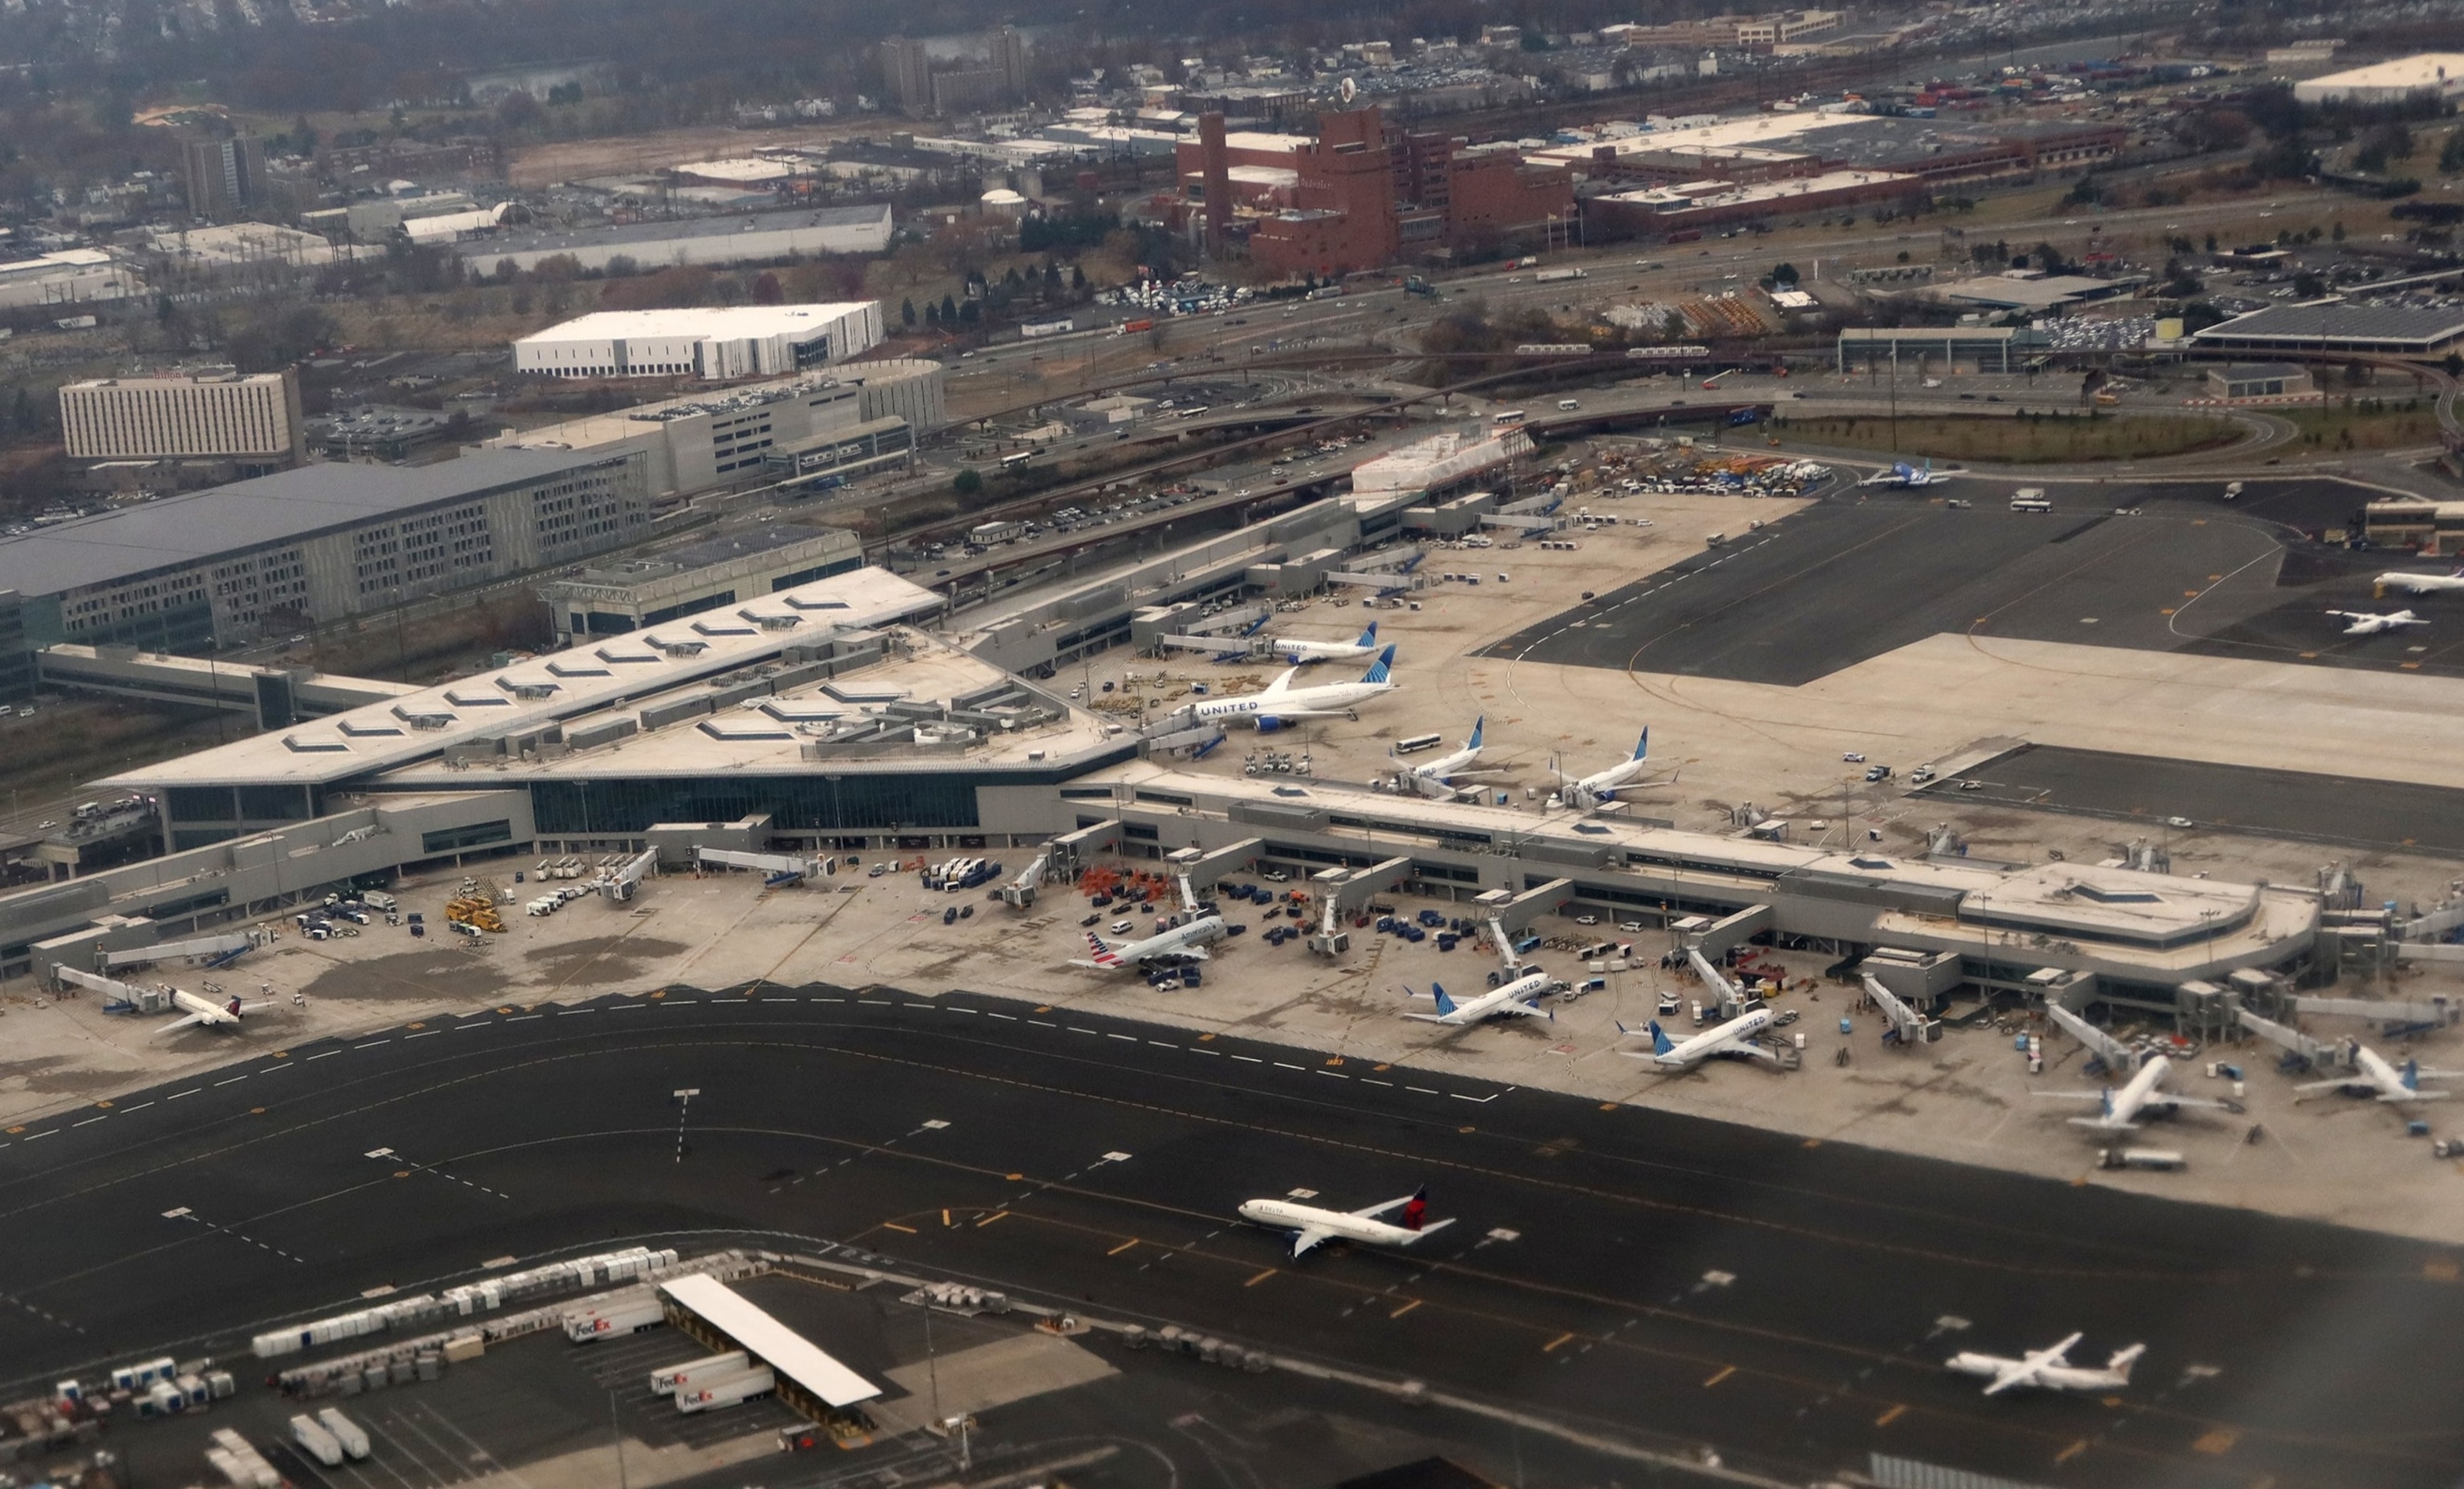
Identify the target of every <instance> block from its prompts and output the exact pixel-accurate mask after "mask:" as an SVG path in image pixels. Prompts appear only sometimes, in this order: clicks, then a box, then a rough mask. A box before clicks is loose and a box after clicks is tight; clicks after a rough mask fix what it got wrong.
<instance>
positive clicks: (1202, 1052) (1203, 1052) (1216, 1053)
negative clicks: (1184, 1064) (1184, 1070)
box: [1189, 1050, 1223, 1059]
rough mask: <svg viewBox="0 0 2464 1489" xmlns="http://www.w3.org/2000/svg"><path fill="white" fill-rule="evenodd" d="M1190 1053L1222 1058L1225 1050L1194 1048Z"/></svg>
mask: <svg viewBox="0 0 2464 1489" xmlns="http://www.w3.org/2000/svg"><path fill="white" fill-rule="evenodd" d="M1189 1053H1190V1054H1192V1055H1212V1056H1216V1057H1217V1058H1219V1059H1220V1058H1221V1057H1222V1055H1223V1052H1222V1051H1221V1050H1192V1051H1190V1052H1189Z"/></svg>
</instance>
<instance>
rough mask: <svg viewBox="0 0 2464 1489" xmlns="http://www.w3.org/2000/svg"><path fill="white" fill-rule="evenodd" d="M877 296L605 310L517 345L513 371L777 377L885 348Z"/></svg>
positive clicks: (717, 378)
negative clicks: (822, 302)
mask: <svg viewBox="0 0 2464 1489" xmlns="http://www.w3.org/2000/svg"><path fill="white" fill-rule="evenodd" d="M881 339H882V321H881V306H880V304H879V303H878V302H876V301H873V300H855V301H847V302H845V303H839V304H827V305H736V306H731V307H727V308H723V309H700V310H602V311H597V312H594V313H592V314H590V315H586V316H582V317H580V318H578V319H576V320H572V321H567V322H562V323H561V324H558V325H552V326H549V327H548V328H547V329H546V330H544V331H535V332H533V333H532V334H530V335H528V336H525V337H523V338H522V339H521V340H519V341H517V342H516V343H514V370H515V371H517V372H533V373H537V374H539V375H540V376H542V377H603V378H606V377H697V378H702V379H704V380H706V381H711V382H719V381H725V380H729V379H734V378H739V377H765V376H766V377H776V376H779V375H781V374H783V373H788V372H795V371H799V370H801V369H803V368H804V367H820V366H825V365H827V364H830V363H834V362H845V361H847V359H848V358H849V357H853V356H855V355H857V354H858V353H860V352H864V351H868V350H869V349H871V348H872V347H874V346H877V345H879V344H881Z"/></svg>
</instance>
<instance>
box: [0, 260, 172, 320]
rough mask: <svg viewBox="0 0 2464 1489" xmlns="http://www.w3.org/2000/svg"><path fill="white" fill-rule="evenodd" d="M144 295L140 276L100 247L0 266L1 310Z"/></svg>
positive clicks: (16, 261) (12, 261)
mask: <svg viewBox="0 0 2464 1489" xmlns="http://www.w3.org/2000/svg"><path fill="white" fill-rule="evenodd" d="M144 292H145V286H144V285H143V283H141V282H139V280H138V278H137V276H135V275H133V274H130V273H129V272H128V270H127V268H126V267H125V266H124V265H122V264H121V262H120V260H119V259H117V258H114V257H112V256H110V255H109V254H106V253H104V252H103V251H102V250H101V249H99V248H64V249H61V250H60V251H59V252H57V253H54V254H41V255H37V256H34V257H33V258H19V259H14V260H11V261H10V262H8V263H0V310H17V309H22V308H24V307H25V306H28V305H72V304H77V303H79V302H81V301H85V300H126V299H128V298H129V297H130V296H132V295H142V294H143V293H144Z"/></svg>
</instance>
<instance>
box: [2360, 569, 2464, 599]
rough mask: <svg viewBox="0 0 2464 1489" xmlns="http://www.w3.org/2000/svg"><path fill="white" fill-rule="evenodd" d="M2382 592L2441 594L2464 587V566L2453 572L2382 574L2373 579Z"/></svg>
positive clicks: (2374, 586) (2375, 586) (2374, 584)
mask: <svg viewBox="0 0 2464 1489" xmlns="http://www.w3.org/2000/svg"><path fill="white" fill-rule="evenodd" d="M2372 586H2373V588H2374V589H2376V590H2377V591H2378V592H2379V593H2381V594H2385V593H2386V592H2387V591H2388V590H2389V589H2399V590H2402V591H2403V592H2404V593H2406V594H2441V593H2444V592H2446V591H2448V590H2450V589H2464V568H2459V569H2457V570H2455V572H2453V573H2452V574H2408V573H2404V572H2402V571H2400V570H2399V571H2397V572H2393V573H2386V574H2381V575H2379V577H2378V578H2377V579H2375V580H2373V581H2372Z"/></svg>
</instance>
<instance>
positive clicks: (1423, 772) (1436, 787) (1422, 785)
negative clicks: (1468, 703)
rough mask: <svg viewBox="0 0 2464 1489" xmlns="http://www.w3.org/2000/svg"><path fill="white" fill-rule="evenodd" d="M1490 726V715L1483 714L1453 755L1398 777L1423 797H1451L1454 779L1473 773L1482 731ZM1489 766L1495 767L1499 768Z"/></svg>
mask: <svg viewBox="0 0 2464 1489" xmlns="http://www.w3.org/2000/svg"><path fill="white" fill-rule="evenodd" d="M1487 727H1488V716H1487V715H1485V714H1483V715H1482V716H1481V717H1480V718H1478V719H1475V720H1473V721H1472V725H1471V738H1469V739H1467V740H1465V741H1463V748H1461V749H1459V750H1456V751H1455V752H1454V753H1452V754H1450V755H1440V756H1439V757H1438V758H1437V759H1435V760H1432V761H1429V762H1427V763H1426V764H1424V765H1418V766H1414V767H1412V768H1411V769H1409V770H1406V771H1404V772H1403V774H1402V775H1401V776H1400V777H1398V779H1399V780H1400V781H1401V782H1402V784H1403V785H1405V786H1407V787H1409V788H1410V789H1413V790H1416V791H1418V792H1419V793H1420V794H1421V795H1423V796H1435V797H1438V798H1441V799H1443V798H1445V797H1448V796H1452V795H1453V794H1454V785H1453V782H1454V778H1455V777H1456V776H1459V775H1469V774H1471V773H1472V767H1473V765H1474V764H1475V763H1477V762H1478V761H1479V759H1480V750H1481V744H1480V740H1481V733H1482V731H1483V730H1485V729H1486V728H1487ZM1489 768H1490V769H1492V770H1493V769H1495V768H1496V767H1489Z"/></svg>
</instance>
